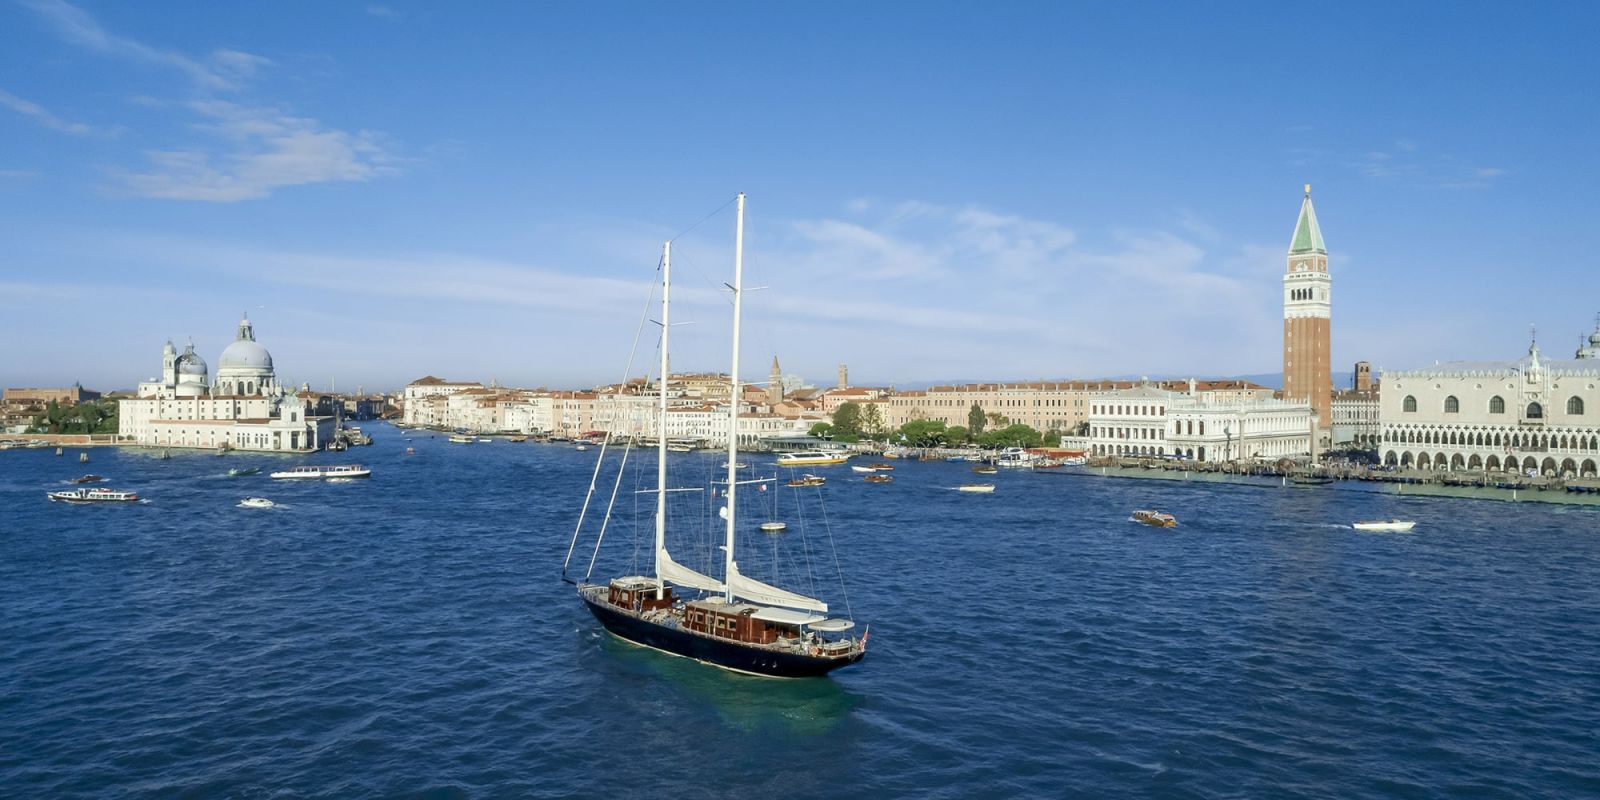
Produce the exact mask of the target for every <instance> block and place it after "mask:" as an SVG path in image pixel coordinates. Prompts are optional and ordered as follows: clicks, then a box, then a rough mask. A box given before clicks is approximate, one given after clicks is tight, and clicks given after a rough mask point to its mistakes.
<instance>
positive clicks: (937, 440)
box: [900, 419, 947, 447]
mask: <svg viewBox="0 0 1600 800" xmlns="http://www.w3.org/2000/svg"><path fill="white" fill-rule="evenodd" d="M946 433H947V431H946V430H945V427H944V421H943V420H937V419H915V420H912V421H910V422H907V423H906V424H904V425H901V426H900V439H901V441H902V442H904V443H905V444H906V445H907V446H909V447H937V446H938V445H941V444H943V443H944V441H945V435H946Z"/></svg>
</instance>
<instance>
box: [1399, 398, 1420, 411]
mask: <svg viewBox="0 0 1600 800" xmlns="http://www.w3.org/2000/svg"><path fill="white" fill-rule="evenodd" d="M1401 409H1402V410H1404V411H1406V412H1407V413H1411V414H1415V413H1416V411H1417V398H1415V397H1413V396H1411V395H1409V394H1408V395H1406V401H1405V404H1404V405H1403V406H1401Z"/></svg>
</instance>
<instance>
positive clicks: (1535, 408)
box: [1527, 403, 1544, 419]
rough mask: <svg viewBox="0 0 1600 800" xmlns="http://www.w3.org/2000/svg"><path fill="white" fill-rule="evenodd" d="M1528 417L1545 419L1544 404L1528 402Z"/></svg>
mask: <svg viewBox="0 0 1600 800" xmlns="http://www.w3.org/2000/svg"><path fill="white" fill-rule="evenodd" d="M1527 417H1528V419H1544V406H1541V405H1539V404H1538V403H1529V404H1528V414H1527Z"/></svg>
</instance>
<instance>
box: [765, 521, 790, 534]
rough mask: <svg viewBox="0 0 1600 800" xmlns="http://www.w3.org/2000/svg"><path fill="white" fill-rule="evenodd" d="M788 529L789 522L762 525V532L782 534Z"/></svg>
mask: <svg viewBox="0 0 1600 800" xmlns="http://www.w3.org/2000/svg"><path fill="white" fill-rule="evenodd" d="M788 527H789V523H787V522H763V523H761V532H762V533H781V532H782V531H784V530H786V529H788Z"/></svg>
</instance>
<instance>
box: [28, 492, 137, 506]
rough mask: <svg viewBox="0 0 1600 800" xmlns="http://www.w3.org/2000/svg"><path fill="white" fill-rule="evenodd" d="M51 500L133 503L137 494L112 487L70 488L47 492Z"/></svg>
mask: <svg viewBox="0 0 1600 800" xmlns="http://www.w3.org/2000/svg"><path fill="white" fill-rule="evenodd" d="M47 494H48V496H49V498H50V499H51V500H52V501H60V502H63V503H133V502H137V501H138V500H139V495H136V494H134V493H133V492H119V491H115V490H113V489H71V490H68V491H65V492H48V493H47Z"/></svg>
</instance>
